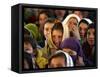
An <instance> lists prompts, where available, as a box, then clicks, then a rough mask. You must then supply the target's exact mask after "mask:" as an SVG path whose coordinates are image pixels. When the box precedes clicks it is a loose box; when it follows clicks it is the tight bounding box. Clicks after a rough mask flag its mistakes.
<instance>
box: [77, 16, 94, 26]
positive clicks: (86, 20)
mask: <svg viewBox="0 0 100 77" xmlns="http://www.w3.org/2000/svg"><path fill="white" fill-rule="evenodd" d="M83 21H85V22H86V23H87V24H88V25H89V24H92V23H93V22H92V21H91V20H90V19H89V18H82V19H81V20H80V22H79V23H78V26H79V24H80V23H81V22H83Z"/></svg>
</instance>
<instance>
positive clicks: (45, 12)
mask: <svg viewBox="0 0 100 77" xmlns="http://www.w3.org/2000/svg"><path fill="white" fill-rule="evenodd" d="M40 14H45V15H46V16H47V17H49V13H48V11H45V10H42V11H41V12H40V13H39V16H40Z"/></svg>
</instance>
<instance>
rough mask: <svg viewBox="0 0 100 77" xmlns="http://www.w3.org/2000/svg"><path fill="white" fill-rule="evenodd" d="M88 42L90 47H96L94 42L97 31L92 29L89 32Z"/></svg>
mask: <svg viewBox="0 0 100 77" xmlns="http://www.w3.org/2000/svg"><path fill="white" fill-rule="evenodd" d="M87 41H88V43H89V45H91V46H92V45H94V41H95V29H93V28H90V29H89V30H88V31H87Z"/></svg>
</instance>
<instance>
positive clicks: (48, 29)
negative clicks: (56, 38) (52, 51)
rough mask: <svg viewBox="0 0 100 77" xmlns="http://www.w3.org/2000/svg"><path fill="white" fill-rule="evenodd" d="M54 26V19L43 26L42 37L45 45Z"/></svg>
mask: <svg viewBox="0 0 100 77" xmlns="http://www.w3.org/2000/svg"><path fill="white" fill-rule="evenodd" d="M53 25H54V19H48V20H47V21H46V22H45V25H44V36H45V39H46V40H45V44H46V43H47V40H48V38H49V36H50V33H51V29H52V27H53Z"/></svg>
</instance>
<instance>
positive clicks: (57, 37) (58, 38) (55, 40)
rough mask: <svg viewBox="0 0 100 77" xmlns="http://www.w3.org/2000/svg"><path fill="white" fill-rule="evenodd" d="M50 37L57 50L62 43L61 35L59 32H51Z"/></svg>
mask: <svg viewBox="0 0 100 77" xmlns="http://www.w3.org/2000/svg"><path fill="white" fill-rule="evenodd" d="M51 35H52V41H53V43H54V44H55V45H56V47H57V48H59V47H60V44H61V41H62V37H63V33H62V32H61V31H60V30H53V31H52V34H51Z"/></svg>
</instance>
